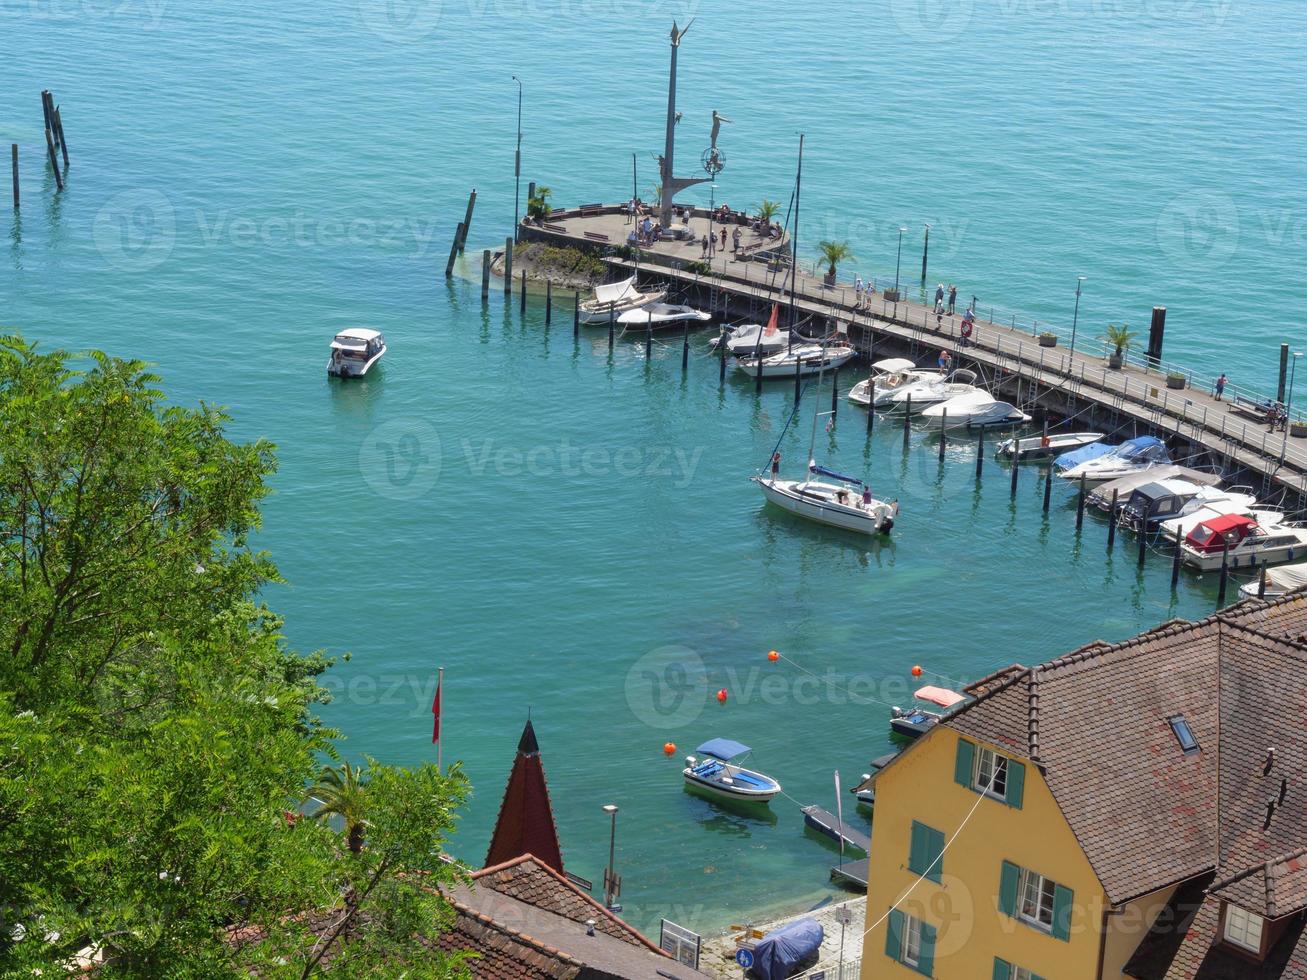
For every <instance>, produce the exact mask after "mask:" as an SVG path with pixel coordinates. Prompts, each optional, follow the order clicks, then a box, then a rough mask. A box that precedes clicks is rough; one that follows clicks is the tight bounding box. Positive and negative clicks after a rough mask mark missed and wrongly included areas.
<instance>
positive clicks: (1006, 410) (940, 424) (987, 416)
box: [921, 389, 1030, 429]
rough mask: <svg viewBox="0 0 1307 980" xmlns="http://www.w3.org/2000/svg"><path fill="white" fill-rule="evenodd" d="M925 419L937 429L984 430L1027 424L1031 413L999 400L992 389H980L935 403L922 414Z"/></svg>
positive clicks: (924, 420)
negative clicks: (990, 390)
mask: <svg viewBox="0 0 1307 980" xmlns="http://www.w3.org/2000/svg"><path fill="white" fill-rule="evenodd" d="M921 420H922V421H923V422H925V423H926V425H928V426H930V427H931V428H935V429H940V428H944V429H963V428H966V429H980V428H993V427H996V426H1004V425H1024V424H1025V423H1027V422H1029V421H1030V416H1029V415H1027V414H1026V413H1025V412H1023V411H1021V410H1020V409H1018V408H1017V407H1016V406H1014V405H1012V404H1011V403H1010V402H1002V401H998V400H997V399H996V398H994V396H993V395H991V394H989V392H986V391H981V390H979V389H976V390H975V391H971V392H968V393H966V394H962V395H958V396H957V397H955V398H950V399H949V400H948V401H944V402H940V403H939V404H937V405H931V406H930V407H929V408H928V409H926V410H925V411H924V412H922V413H921Z"/></svg>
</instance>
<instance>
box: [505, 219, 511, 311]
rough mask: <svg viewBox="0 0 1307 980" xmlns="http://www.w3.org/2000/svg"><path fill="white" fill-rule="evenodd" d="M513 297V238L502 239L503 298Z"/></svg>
mask: <svg viewBox="0 0 1307 980" xmlns="http://www.w3.org/2000/svg"><path fill="white" fill-rule="evenodd" d="M512 295H513V236H512V235H509V236H508V237H507V238H505V239H504V297H505V299H507V298H508V297H510V296H512Z"/></svg>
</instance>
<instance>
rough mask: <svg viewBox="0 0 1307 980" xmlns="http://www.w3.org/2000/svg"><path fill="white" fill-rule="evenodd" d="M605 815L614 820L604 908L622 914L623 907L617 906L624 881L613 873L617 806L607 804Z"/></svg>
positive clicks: (611, 831) (609, 844)
mask: <svg viewBox="0 0 1307 980" xmlns="http://www.w3.org/2000/svg"><path fill="white" fill-rule="evenodd" d="M604 813H606V814H608V815H609V816H610V817H612V818H613V823H612V829H611V830H610V831H609V834H608V867H607V868H606V869H605V870H604V908H606V909H608V911H609V912H620V911H622V907H621V906H620V905H618V904H617V896H618V895H620V894H621V893H622V881H621V879H620V878H618V877H617V875H616V873H614V871H613V859H614V857H615V856H616V853H617V806H616V804H613V803H605V804H604Z"/></svg>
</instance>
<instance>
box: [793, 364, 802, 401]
mask: <svg viewBox="0 0 1307 980" xmlns="http://www.w3.org/2000/svg"><path fill="white" fill-rule="evenodd" d="M802 366H803V358H802V357H795V358H794V404H795V405H798V404H799V399H800V398H802V397H803V385H802V382H801V380H800V379H801V378H802V374H801V373H800V371H799V368H801V367H802Z"/></svg>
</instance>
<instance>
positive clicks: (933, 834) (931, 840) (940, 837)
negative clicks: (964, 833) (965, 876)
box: [908, 820, 944, 882]
mask: <svg viewBox="0 0 1307 980" xmlns="http://www.w3.org/2000/svg"><path fill="white" fill-rule="evenodd" d="M908 870H909V871H911V872H912V873H913V874H917V875H921V876H923V877H925V878H929V879H930V880H931V881H935V882H938V881H939V880H940V877H941V876H942V875H943V872H944V834H943V832H942V831H938V830H936V829H935V828H934V827H927V826H926V825H925V824H924V823H919V822H917V821H916V820H914V821H912V841H911V844H910V845H909V848H908Z"/></svg>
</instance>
